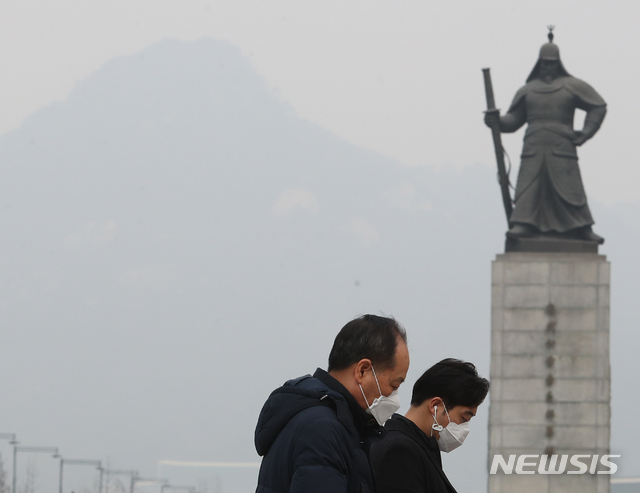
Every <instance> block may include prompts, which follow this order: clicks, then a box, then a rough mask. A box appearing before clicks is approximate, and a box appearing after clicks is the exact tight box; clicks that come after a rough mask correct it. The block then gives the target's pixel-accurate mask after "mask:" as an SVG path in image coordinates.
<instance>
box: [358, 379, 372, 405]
mask: <svg viewBox="0 0 640 493" xmlns="http://www.w3.org/2000/svg"><path fill="white" fill-rule="evenodd" d="M358 387H360V392H362V397H364V402H366V403H367V407H371V406H370V405H369V401H368V400H367V396H366V395H364V390H362V385H360V384H358Z"/></svg>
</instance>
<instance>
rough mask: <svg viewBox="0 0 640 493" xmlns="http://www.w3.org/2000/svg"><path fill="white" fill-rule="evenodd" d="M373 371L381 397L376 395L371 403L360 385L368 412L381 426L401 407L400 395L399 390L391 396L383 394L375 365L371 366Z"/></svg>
mask: <svg viewBox="0 0 640 493" xmlns="http://www.w3.org/2000/svg"><path fill="white" fill-rule="evenodd" d="M371 371H373V378H375V379H376V385H377V386H378V392H380V397H376V398H375V399H373V402H372V403H371V404H369V401H368V400H367V396H366V395H364V390H362V385H360V384H358V385H359V386H360V392H362V397H364V401H365V402H366V403H367V412H368V413H369V414H371V416H373V417H374V418H375V419H376V421H377V422H378V424H379V425H380V426H382V425H384V424H385V423H386V422H387V420H388V419H389V418H390V417H391V416H392V415H393V413H395V412H396V411H397V410H398V409H400V396H399V395H398V391H397V390H394V391H393V392H391V394H390V395H389V397H387V396H384V395H382V391H381V390H380V383H378V377H377V376H376V371H375V370H374V369H373V366H372V367H371Z"/></svg>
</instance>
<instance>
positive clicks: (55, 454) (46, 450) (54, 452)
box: [11, 442, 60, 493]
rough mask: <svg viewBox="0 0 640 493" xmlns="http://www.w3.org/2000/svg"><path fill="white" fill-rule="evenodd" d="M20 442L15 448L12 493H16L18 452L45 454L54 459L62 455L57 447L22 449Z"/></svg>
mask: <svg viewBox="0 0 640 493" xmlns="http://www.w3.org/2000/svg"><path fill="white" fill-rule="evenodd" d="M17 443H18V442H16V445H14V446H13V478H12V479H13V484H12V488H11V492H12V493H16V492H17V490H16V477H17V470H18V469H17V459H18V452H42V453H45V454H51V455H52V457H54V458H58V457H60V455H59V454H58V448H57V447H20V446H19V445H17Z"/></svg>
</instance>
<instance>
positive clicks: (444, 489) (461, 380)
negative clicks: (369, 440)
mask: <svg viewBox="0 0 640 493" xmlns="http://www.w3.org/2000/svg"><path fill="white" fill-rule="evenodd" d="M488 391H489V382H488V381H487V380H485V379H484V378H481V377H479V376H478V372H477V371H476V369H475V366H473V365H472V364H471V363H465V362H464V361H459V360H455V359H445V360H442V361H441V362H440V363H437V364H436V365H434V366H432V367H431V368H429V369H428V370H427V371H426V372H425V373H424V374H423V375H422V376H421V377H420V378H419V379H418V381H417V382H416V383H415V385H414V386H413V395H412V397H411V408H410V409H409V411H407V414H406V415H405V416H400V415H397V414H396V415H395V416H394V418H393V419H391V420H389V421H388V422H387V424H386V425H385V429H386V430H387V434H386V435H385V437H384V438H383V439H382V440H381V441H379V442H377V443H375V444H374V445H373V446H372V448H371V467H372V469H373V473H374V476H375V481H376V488H377V493H425V492H429V493H455V491H456V490H455V489H454V487H453V486H452V485H451V483H450V482H449V480H448V479H447V476H446V475H445V473H444V471H443V470H442V460H441V457H440V451H443V452H451V450H453V449H455V448H457V447H459V446H460V445H462V442H463V441H464V439H465V438H466V436H467V434H468V433H469V420H470V419H471V418H472V417H473V416H475V414H476V410H477V409H478V406H479V405H480V404H481V403H482V402H483V401H484V398H485V397H486V396H487V392H488Z"/></svg>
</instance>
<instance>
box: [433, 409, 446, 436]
mask: <svg viewBox="0 0 640 493" xmlns="http://www.w3.org/2000/svg"><path fill="white" fill-rule="evenodd" d="M443 404H444V403H443ZM433 420H434V421H435V422H434V423H433V424H432V425H431V435H430V436H433V430H436V431H437V432H438V433H440V432H441V431H442V430H444V426H442V425H441V424H439V423H438V406H434V410H433Z"/></svg>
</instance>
